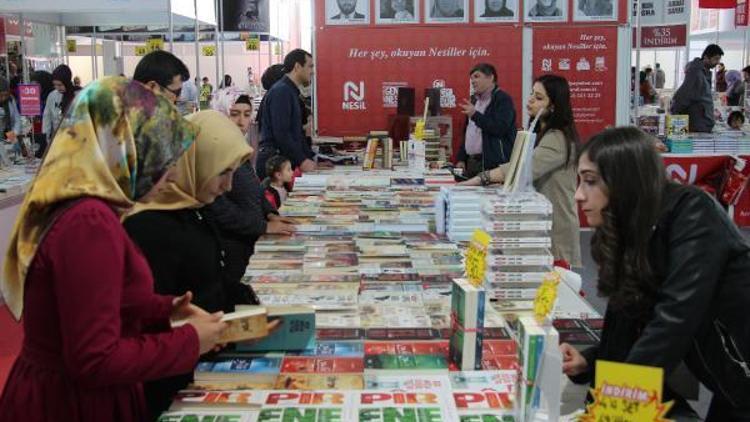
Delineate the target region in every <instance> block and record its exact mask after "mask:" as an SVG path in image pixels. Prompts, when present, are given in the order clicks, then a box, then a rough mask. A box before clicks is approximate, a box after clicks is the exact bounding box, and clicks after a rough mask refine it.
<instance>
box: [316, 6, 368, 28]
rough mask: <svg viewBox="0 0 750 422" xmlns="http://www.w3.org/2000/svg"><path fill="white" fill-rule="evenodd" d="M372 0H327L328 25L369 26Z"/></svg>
mask: <svg viewBox="0 0 750 422" xmlns="http://www.w3.org/2000/svg"><path fill="white" fill-rule="evenodd" d="M369 23H370V0H326V25H367V24H369Z"/></svg>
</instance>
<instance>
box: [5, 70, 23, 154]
mask: <svg viewBox="0 0 750 422" xmlns="http://www.w3.org/2000/svg"><path fill="white" fill-rule="evenodd" d="M20 134H21V115H20V114H19V113H18V107H17V106H16V101H15V100H14V99H13V94H12V93H11V92H10V85H8V81H6V80H5V79H2V78H0V141H5V142H16V140H17V136H18V135H20Z"/></svg>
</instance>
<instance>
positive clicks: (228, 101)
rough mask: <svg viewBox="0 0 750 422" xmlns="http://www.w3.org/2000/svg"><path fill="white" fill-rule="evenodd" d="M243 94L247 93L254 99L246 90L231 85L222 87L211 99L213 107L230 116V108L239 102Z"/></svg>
mask: <svg viewBox="0 0 750 422" xmlns="http://www.w3.org/2000/svg"><path fill="white" fill-rule="evenodd" d="M243 95H247V96H248V97H250V99H251V100H252V98H253V96H252V95H250V93H249V92H247V91H246V90H244V89H242V88H239V87H235V86H230V87H228V88H222V89H220V90H219V91H217V92H216V94H214V97H213V99H212V100H211V108H212V109H214V110H216V111H218V112H220V113H223V114H224V115H225V116H229V109H230V108H232V106H233V105H234V104H235V103H236V102H237V99H238V98H240V97H241V96H243Z"/></svg>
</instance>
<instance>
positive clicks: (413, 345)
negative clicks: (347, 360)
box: [364, 340, 448, 356]
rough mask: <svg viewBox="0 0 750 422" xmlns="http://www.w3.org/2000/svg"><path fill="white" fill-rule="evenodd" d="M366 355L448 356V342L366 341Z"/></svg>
mask: <svg viewBox="0 0 750 422" xmlns="http://www.w3.org/2000/svg"><path fill="white" fill-rule="evenodd" d="M364 349H365V354H366V355H438V356H448V342H447V341H444V340H439V341H425V342H403V341H396V342H392V341H388V342H385V341H366V342H365V348H364Z"/></svg>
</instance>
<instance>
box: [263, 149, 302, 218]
mask: <svg viewBox="0 0 750 422" xmlns="http://www.w3.org/2000/svg"><path fill="white" fill-rule="evenodd" d="M266 174H267V175H268V177H266V179H265V180H263V183H262V186H263V188H264V189H265V195H266V199H268V202H270V203H271V204H273V206H275V207H276V209H279V208H280V207H281V204H283V203H284V201H286V196H287V194H288V191H287V188H286V187H287V186H288V185H289V183H291V182H292V179H293V177H294V172H293V171H292V162H291V161H289V159H288V158H286V157H284V156H282V155H276V156H273V157H271V158H269V159H268V161H266Z"/></svg>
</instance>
